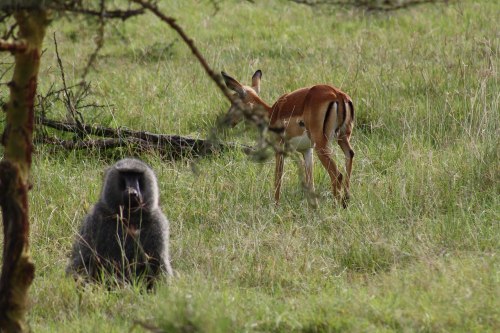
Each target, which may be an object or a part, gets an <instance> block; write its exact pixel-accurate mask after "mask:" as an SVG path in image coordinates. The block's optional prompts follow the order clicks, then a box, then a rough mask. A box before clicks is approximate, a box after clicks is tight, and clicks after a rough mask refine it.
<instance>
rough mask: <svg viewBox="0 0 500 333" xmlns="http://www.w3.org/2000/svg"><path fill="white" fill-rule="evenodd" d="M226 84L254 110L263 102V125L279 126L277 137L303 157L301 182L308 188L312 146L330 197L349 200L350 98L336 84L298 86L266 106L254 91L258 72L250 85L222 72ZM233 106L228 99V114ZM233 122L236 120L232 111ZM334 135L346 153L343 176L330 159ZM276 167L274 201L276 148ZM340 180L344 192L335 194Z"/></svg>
mask: <svg viewBox="0 0 500 333" xmlns="http://www.w3.org/2000/svg"><path fill="white" fill-rule="evenodd" d="M222 77H223V78H224V81H225V83H226V86H227V87H228V88H229V89H231V90H233V91H235V92H236V94H237V95H238V96H239V98H240V99H241V101H242V102H243V103H244V104H246V105H247V106H249V107H250V109H252V110H255V109H256V108H257V107H261V108H264V109H265V110H267V112H268V116H269V128H270V129H274V131H281V132H282V135H280V136H279V137H278V138H277V140H278V141H279V144H281V145H283V144H284V143H285V142H284V141H286V142H287V143H288V145H289V146H290V147H291V148H292V149H295V150H297V151H299V152H301V153H302V155H303V157H304V168H305V183H306V186H307V188H309V189H311V190H312V191H314V179H313V149H314V150H315V151H316V154H317V155H318V158H319V160H320V161H321V164H322V165H323V167H324V168H325V169H326V171H327V172H328V175H329V176H330V179H331V185H332V192H333V196H334V198H335V200H337V201H341V202H342V205H343V207H344V208H345V207H346V206H347V203H348V201H349V197H350V194H349V181H350V178H351V171H352V160H353V157H354V151H353V150H352V147H351V145H350V143H349V139H350V137H351V132H352V127H353V121H354V106H353V103H352V100H351V98H350V97H349V96H348V95H347V94H346V93H344V92H342V91H341V90H339V89H337V88H335V87H332V86H330V85H314V86H311V87H306V88H300V89H297V90H295V91H293V92H290V93H288V94H285V95H283V96H281V97H280V98H278V100H277V101H276V102H275V103H274V104H273V105H272V106H269V105H268V104H267V103H266V102H264V101H263V100H262V99H261V98H260V97H259V93H260V80H261V77H262V72H261V71H260V70H258V71H256V72H255V74H254V75H253V76H252V85H251V86H245V85H242V84H241V83H240V82H238V81H237V80H235V79H234V78H232V77H231V76H229V75H227V74H226V73H224V72H222ZM235 111H236V106H235V105H232V106H231V108H230V109H229V111H228V114H234V112H235ZM233 119H235V120H234V123H233V124H232V125H233V126H234V125H236V123H237V122H238V121H239V119H238V117H234V118H233ZM334 139H335V140H336V141H337V143H338V144H339V146H340V147H341V148H342V150H343V152H344V155H345V158H346V177H345V179H343V177H342V173H340V171H339V170H338V168H337V165H336V164H335V162H334V161H333V159H332V150H331V148H330V142H331V141H332V140H334ZM275 157H276V169H275V180H274V199H275V202H276V204H277V203H278V202H279V199H280V191H281V182H282V176H283V162H284V161H283V159H284V152H283V151H278V152H276V155H275ZM342 180H343V181H344V182H343V188H344V195H343V196H342V197H341V195H340V191H341V188H342Z"/></svg>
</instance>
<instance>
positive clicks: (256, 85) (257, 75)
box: [252, 69, 262, 94]
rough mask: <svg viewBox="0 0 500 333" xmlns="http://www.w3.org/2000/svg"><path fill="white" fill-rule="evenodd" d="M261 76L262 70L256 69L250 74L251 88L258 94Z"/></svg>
mask: <svg viewBox="0 0 500 333" xmlns="http://www.w3.org/2000/svg"><path fill="white" fill-rule="evenodd" d="M261 77H262V71H261V70H260V69H258V70H257V71H256V72H255V73H254V74H253V76H252V88H253V90H255V92H256V93H257V94H260V78H261Z"/></svg>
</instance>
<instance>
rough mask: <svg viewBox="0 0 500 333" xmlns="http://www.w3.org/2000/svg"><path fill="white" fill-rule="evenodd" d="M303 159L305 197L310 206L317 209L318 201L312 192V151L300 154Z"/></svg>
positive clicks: (307, 150) (308, 150)
mask: <svg viewBox="0 0 500 333" xmlns="http://www.w3.org/2000/svg"><path fill="white" fill-rule="evenodd" d="M302 156H303V157H304V171H305V185H306V197H307V199H308V202H309V204H310V205H311V206H313V207H317V206H318V200H317V198H316V193H315V191H314V177H313V163H314V158H313V149H312V148H309V149H306V150H304V151H303V152H302Z"/></svg>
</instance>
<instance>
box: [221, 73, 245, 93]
mask: <svg viewBox="0 0 500 333" xmlns="http://www.w3.org/2000/svg"><path fill="white" fill-rule="evenodd" d="M221 74H222V78H223V79H224V82H225V83H226V86H227V87H228V88H229V89H231V90H233V91H236V92H237V93H238V95H239V96H240V98H241V99H243V98H245V96H246V94H247V93H246V91H245V89H243V86H242V85H241V83H239V82H238V81H236V80H235V79H233V78H232V77H230V76H229V75H227V74H226V73H225V72H221Z"/></svg>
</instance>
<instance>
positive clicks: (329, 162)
mask: <svg viewBox="0 0 500 333" xmlns="http://www.w3.org/2000/svg"><path fill="white" fill-rule="evenodd" d="M316 153H317V154H318V157H319V160H320V161H321V164H323V166H324V167H325V169H326V170H327V171H328V175H329V176H330V180H331V182H332V192H333V196H334V198H335V199H336V200H337V201H339V200H340V189H341V186H342V174H341V173H340V171H339V169H338V168H337V165H336V164H335V162H334V161H333V159H332V152H331V149H330V148H329V147H328V141H327V140H326V138H325V139H324V140H322V141H321V142H320V143H318V142H316Z"/></svg>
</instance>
